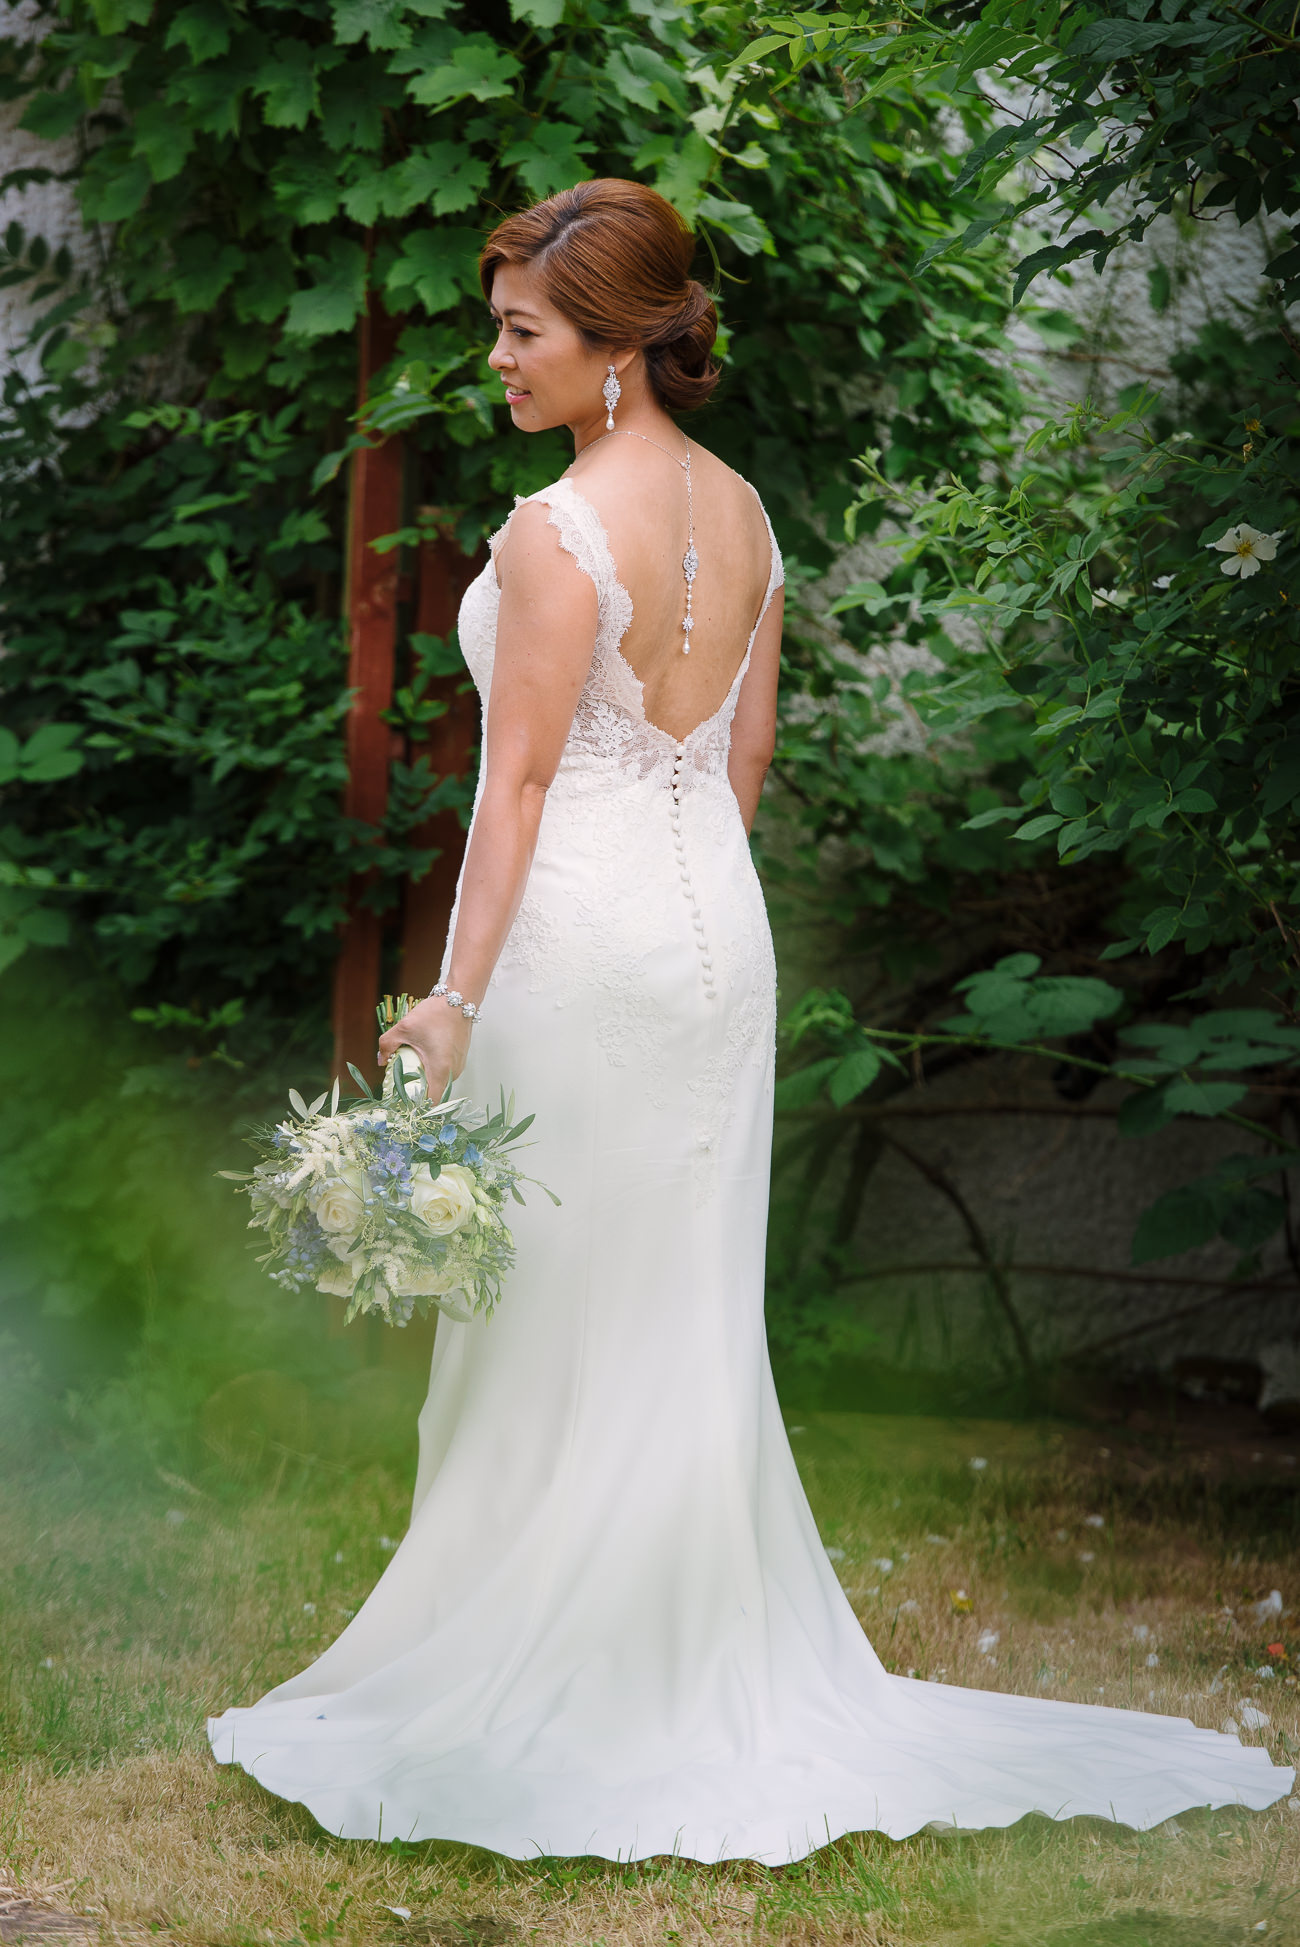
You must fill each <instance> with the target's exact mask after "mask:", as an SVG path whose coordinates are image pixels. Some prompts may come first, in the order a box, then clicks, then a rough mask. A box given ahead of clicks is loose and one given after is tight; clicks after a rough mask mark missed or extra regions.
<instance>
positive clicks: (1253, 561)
mask: <svg viewBox="0 0 1300 1947" xmlns="http://www.w3.org/2000/svg"><path fill="white" fill-rule="evenodd" d="M1285 533H1286V529H1285V528H1284V527H1279V528H1277V529H1275V530H1274V532H1273V533H1272V534H1265V533H1263V532H1262V531H1261V529H1259V528H1258V527H1252V526H1251V525H1250V522H1249V521H1238V522H1237V525H1236V526H1235V527H1230V528H1229V529H1228V531H1227V533H1226V534H1221V535H1220V536H1219V538H1218V540H1217V541H1207V542H1206V543H1205V545H1206V547H1207V548H1214V549H1215V550H1216V551H1217V552H1218V553H1219V554H1226V555H1227V557H1228V559H1227V560H1226V561H1225V562H1224V563H1223V572H1224V574H1225V575H1240V576H1241V578H1242V580H1243V581H1245V580H1246V578H1247V576H1249V575H1257V574H1258V573H1259V566H1260V563H1261V561H1271V560H1272V559H1273V557H1274V555H1275V554H1276V553H1277V544H1278V542H1279V541H1280V540H1281V539H1282V537H1283V535H1284V534H1285Z"/></svg>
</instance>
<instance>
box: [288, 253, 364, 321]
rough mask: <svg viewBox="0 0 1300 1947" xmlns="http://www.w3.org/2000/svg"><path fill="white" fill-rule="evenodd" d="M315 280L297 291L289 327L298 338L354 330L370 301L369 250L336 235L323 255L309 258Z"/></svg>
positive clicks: (289, 318) (310, 268)
mask: <svg viewBox="0 0 1300 1947" xmlns="http://www.w3.org/2000/svg"><path fill="white" fill-rule="evenodd" d="M307 268H308V270H309V271H312V272H314V273H315V281H314V282H313V283H311V284H309V285H308V286H307V288H306V289H305V290H299V291H295V292H294V296H293V301H292V303H291V304H290V306H289V315H288V317H287V318H286V319H285V330H286V331H287V332H289V333H290V334H291V335H292V336H294V337H297V338H325V337H327V336H329V334H330V333H331V332H335V331H350V330H351V329H352V327H353V325H354V324H355V323H356V321H357V318H358V317H359V315H360V313H361V308H362V306H363V305H364V303H365V301H366V253H365V251H364V250H363V249H362V248H361V245H360V244H359V243H349V242H347V241H345V240H344V239H343V238H342V237H334V238H332V239H331V241H330V245H329V249H328V251H327V252H326V254H325V255H324V256H323V257H309V258H308V259H307Z"/></svg>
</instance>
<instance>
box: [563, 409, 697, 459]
mask: <svg viewBox="0 0 1300 1947" xmlns="http://www.w3.org/2000/svg"><path fill="white" fill-rule="evenodd" d="M614 417H615V420H616V422H617V423H616V424H615V426H614V428H613V431H614V432H616V433H637V434H639V435H640V437H641V438H642V439H649V440H654V441H655V442H656V443H657V444H658V445H660V446H666V447H667V448H668V450H669V451H670V452H671V451H672V449H673V447H674V445H675V444H677V445H680V443H681V439H682V431H681V428H680V426H678V424H677V422H676V420H674V419H670V418H669V416H668V414H667V413H666V412H665V411H664V410H663V408H662V406H657V405H653V404H651V403H650V402H648V401H647V403H646V404H645V405H644V406H641V407H639V408H638V407H634V408H633V409H632V411H630V412H621V411H620V412H616V413H615V415H614ZM570 431H571V432H572V434H573V457H574V459H575V460H579V459H581V458H582V455H583V454H584V453H585V452H586V451H587V448H588V447H590V446H595V445H596V444H597V443H598V441H600V440H602V439H605V438H607V437H608V436H609V433H610V428H609V427H608V426H606V424H605V417H604V414H603V413H602V414H598V415H597V416H596V417H594V418H593V419H591V420H590V421H589V422H587V423H586V424H584V425H582V426H573V427H571V428H570Z"/></svg>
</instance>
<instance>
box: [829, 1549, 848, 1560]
mask: <svg viewBox="0 0 1300 1947" xmlns="http://www.w3.org/2000/svg"><path fill="white" fill-rule="evenodd" d="M826 1553H827V1555H828V1557H829V1558H830V1560H831V1561H833V1562H842V1561H843V1560H844V1550H843V1549H842V1548H828V1549H827V1550H826Z"/></svg>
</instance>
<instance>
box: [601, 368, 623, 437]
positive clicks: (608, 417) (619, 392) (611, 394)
mask: <svg viewBox="0 0 1300 1947" xmlns="http://www.w3.org/2000/svg"><path fill="white" fill-rule="evenodd" d="M600 396H601V398H602V399H603V400H604V401H605V431H606V432H607V433H612V432H613V430H614V408H615V406H616V405H617V404H618V402H619V400H620V399H621V398H622V397H623V388H622V386H621V385H620V384H619V382H618V373H617V372H616V371H615V370H614V367H613V366H612V365H611V366H610V368H609V376H608V377H607V378H606V380H605V383H604V385H602V386H601V388H600Z"/></svg>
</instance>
